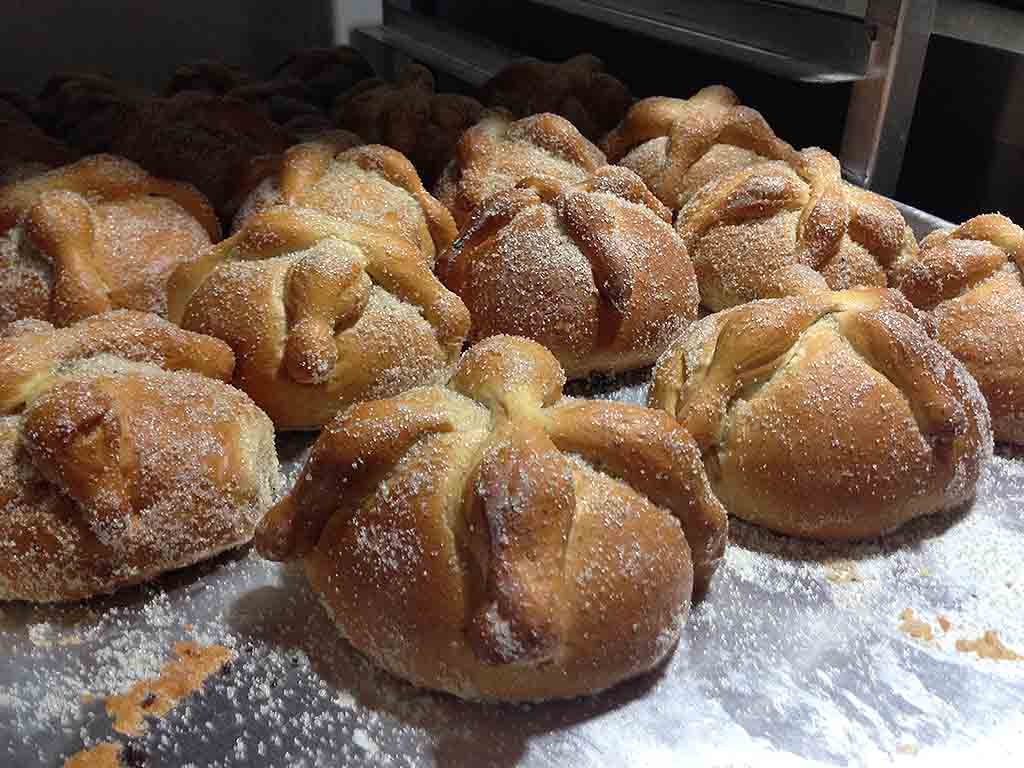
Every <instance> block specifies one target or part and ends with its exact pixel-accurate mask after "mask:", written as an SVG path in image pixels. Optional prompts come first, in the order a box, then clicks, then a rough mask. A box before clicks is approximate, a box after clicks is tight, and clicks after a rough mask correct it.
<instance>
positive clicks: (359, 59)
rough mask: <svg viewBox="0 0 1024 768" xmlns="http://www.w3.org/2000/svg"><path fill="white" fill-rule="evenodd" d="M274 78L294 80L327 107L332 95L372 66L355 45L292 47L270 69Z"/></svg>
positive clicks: (370, 73)
mask: <svg viewBox="0 0 1024 768" xmlns="http://www.w3.org/2000/svg"><path fill="white" fill-rule="evenodd" d="M273 77H274V79H275V80H297V81H299V82H301V83H302V84H303V85H305V86H306V87H307V88H308V89H309V90H310V92H311V93H312V94H313V96H314V98H315V99H316V101H317V103H318V104H319V105H320V106H321V107H323V108H325V109H326V108H328V107H330V106H331V104H332V103H333V102H334V99H335V98H336V97H337V96H338V95H340V94H342V93H344V92H345V91H347V90H348V89H349V88H351V87H352V86H354V85H355V84H356V83H358V82H359V81H360V80H365V79H366V78H368V77H373V67H371V66H370V63H369V62H368V61H367V60H366V58H365V57H364V56H363V54H361V53H360V52H359V51H358V50H356V49H355V48H352V47H351V46H348V45H338V46H335V47H334V48H305V49H302V50H298V51H295V52H294V53H292V54H291V55H290V56H289V57H288V58H287V59H285V60H284V61H283V62H281V65H280V66H279V67H278V68H277V69H276V70H275V71H274V75H273Z"/></svg>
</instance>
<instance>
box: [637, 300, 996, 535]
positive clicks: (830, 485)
mask: <svg viewBox="0 0 1024 768" xmlns="http://www.w3.org/2000/svg"><path fill="white" fill-rule="evenodd" d="M917 317H919V315H918V313H917V312H916V311H915V310H914V308H913V307H912V306H910V304H909V302H907V300H906V299H904V298H903V297H902V296H901V295H900V294H899V293H898V292H897V291H895V290H892V289H878V288H860V289H853V290H849V291H841V292H835V293H833V292H822V293H817V294H812V295H809V296H801V297H790V298H783V299H773V300H766V301H756V302H753V303H751V304H747V305H745V306H742V307H736V308H734V309H730V310H727V311H725V312H719V313H718V314H715V315H711V316H709V317H706V318H704V319H703V320H701V321H699V322H698V323H695V324H694V325H692V326H691V327H690V328H689V330H688V331H687V332H686V333H684V334H683V335H682V336H680V337H679V339H678V340H677V341H675V342H674V343H673V345H672V347H671V348H670V349H669V350H668V351H667V352H666V353H665V355H664V356H663V357H662V358H661V360H659V361H658V365H657V367H656V368H655V372H654V382H653V386H652V389H651V396H650V405H651V406H652V407H656V408H661V409H663V410H665V411H667V412H668V413H669V414H671V415H673V416H675V417H676V418H677V419H679V422H680V424H682V426H683V427H685V428H686V430H687V431H688V432H689V433H690V434H691V435H693V438H694V439H695V440H696V441H697V445H698V446H700V449H701V452H702V453H703V456H704V465H705V468H706V469H707V474H708V479H709V480H710V481H711V485H712V487H713V488H714V490H715V494H716V495H717V496H718V498H719V499H721V501H722V503H723V504H724V505H725V508H726V509H728V510H729V512H730V513H732V514H734V515H736V516H737V517H739V518H742V519H743V520H747V521H749V522H752V523H757V524H759V525H763V526H765V527H766V528H771V529H773V530H776V531H779V532H781V533H786V534H792V535H795V536H804V537H810V538H815V539H860V538H866V537H871V536H875V535H878V534H882V533H885V532H887V531H891V530H892V529H894V528H897V527H898V526H900V525H902V524H903V523H906V522H907V521H908V520H911V519H912V518H915V517H918V516H919V515H927V514H930V513H933V512H939V511H941V510H945V509H949V508H952V507H955V506H957V505H958V504H962V503H964V502H966V501H968V500H969V499H970V498H972V497H973V495H974V488H975V484H976V483H977V480H978V476H979V473H980V471H981V468H982V466H983V464H984V463H985V461H987V460H988V458H989V457H990V456H991V454H992V433H991V428H990V421H989V414H988V409H987V408H986V407H985V400H984V398H983V397H982V395H981V392H980V391H979V390H978V385H977V383H976V382H975V381H974V379H973V378H971V375H970V374H969V373H968V372H967V371H966V370H965V369H964V367H963V366H962V365H960V364H959V363H958V362H957V361H956V360H955V359H954V358H953V356H952V355H950V354H949V352H947V351H946V350H945V349H943V348H942V347H941V346H939V344H937V343H936V342H935V341H933V340H932V339H931V338H929V336H928V334H927V332H926V331H925V329H924V327H922V326H921V325H919V324H918V323H917V322H915V319H914V318H917Z"/></svg>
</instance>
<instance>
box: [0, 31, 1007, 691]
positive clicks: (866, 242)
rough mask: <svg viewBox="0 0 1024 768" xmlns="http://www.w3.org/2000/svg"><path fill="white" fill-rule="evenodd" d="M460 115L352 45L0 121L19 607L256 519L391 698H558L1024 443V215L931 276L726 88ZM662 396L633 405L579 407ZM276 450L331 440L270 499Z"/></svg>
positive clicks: (10, 495) (1, 107) (901, 225)
mask: <svg viewBox="0 0 1024 768" xmlns="http://www.w3.org/2000/svg"><path fill="white" fill-rule="evenodd" d="M479 95H480V101H477V100H476V99H475V98H473V97H472V96H470V95H466V94H439V93H436V92H435V86H434V80H433V77H432V75H431V73H430V72H429V71H427V70H426V69H425V68H422V67H420V66H418V65H411V66H408V67H405V68H403V69H402V70H401V71H400V72H399V74H398V77H397V78H396V79H395V80H394V81H386V80H382V79H379V78H375V77H373V72H372V70H371V68H370V67H369V65H368V64H367V63H366V61H365V60H364V59H362V57H361V56H360V55H359V54H358V53H357V52H355V51H353V50H352V49H347V48H336V49H313V50H309V51H301V52H297V53H296V54H295V55H294V56H292V57H290V58H289V59H288V60H287V61H286V62H284V63H282V64H281V65H280V66H279V67H278V68H277V69H276V70H275V71H274V72H272V73H271V74H270V75H269V76H268V77H266V78H262V79H261V78H258V77H255V76H253V75H251V74H249V73H246V72H244V71H242V70H240V69H238V68H236V67H232V66H228V65H225V64H222V63H219V62H214V61H200V62H196V63H194V64H190V65H187V66H183V67H181V68H180V69H178V70H177V71H176V72H175V73H174V75H173V77H172V78H171V81H170V82H169V83H168V84H167V86H166V88H165V89H164V91H163V93H162V94H161V95H159V96H155V95H152V94H148V93H144V92H142V91H140V90H139V89H136V88H133V87H129V86H126V85H124V84H122V83H119V82H117V81H114V80H112V79H110V78H108V77H105V76H102V75H94V74H81V73H71V74H62V75H58V76H56V77H54V78H53V79H51V81H50V82H49V83H48V84H47V86H46V87H45V88H44V89H43V92H42V93H40V94H39V95H38V97H36V98H34V99H28V98H25V97H22V96H18V95H16V94H0V136H3V137H6V139H5V141H4V142H2V143H3V151H2V152H0V180H2V185H0V373H2V374H3V375H2V376H0V521H2V522H0V555H3V556H2V557H0V598H3V599H26V600H40V601H49V600H68V599H78V598H82V597H88V596H90V595H95V594H98V593H102V592H107V591H111V590H114V589H117V588H119V587H122V586H126V585H129V584H133V583H137V582H139V581H142V580H145V579H148V578H152V577H154V576H155V575H157V574H159V573H160V572H162V571H166V570H168V569H172V568H177V567H181V566H184V565H187V564H189V563H192V562H195V561H197V560H199V559H202V558H204V557H209V556H210V555H212V554H214V553H216V552H219V551H222V550H223V549H226V548H228V547H232V546H236V545H238V544H240V543H243V542H245V541H248V540H249V539H250V538H251V537H252V536H253V535H254V531H255V530H256V525H257V522H258V521H262V522H260V524H259V529H258V534H257V535H256V538H257V547H258V550H259V552H260V553H261V554H263V555H264V556H266V557H269V558H272V559H275V560H288V559H302V560H303V561H304V563H305V567H306V572H307V574H308V577H309V581H310V583H311V585H312V587H313V589H314V590H315V591H317V592H318V593H319V594H320V596H321V597H322V599H323V602H324V605H325V606H326V608H327V610H328V611H329V612H330V613H331V614H332V615H333V617H334V619H335V621H336V623H337V625H338V627H339V630H340V631H341V633H342V635H344V636H345V637H346V638H347V639H348V640H349V641H350V642H351V643H352V644H353V645H354V646H355V647H356V648H358V649H359V650H361V651H362V652H364V653H366V654H367V655H368V656H369V657H370V658H372V659H373V660H375V661H376V662H377V663H379V664H380V665H382V666H383V667H385V668H386V669H388V670H390V671H392V672H393V673H395V674H397V675H399V676H401V677H404V678H406V679H408V680H411V681H412V682H414V683H416V684H419V685H423V686H427V687H431V688H437V689H441V690H444V691H449V692H451V693H454V694H456V695H458V696H463V697H468V698H487V699H497V700H537V699H546V698H561V697H571V696H576V695H579V694H584V693H591V692H594V691H597V690H600V689H603V688H606V687H608V686H611V685H614V684H616V683H618V682H620V681H622V680H624V679H626V678H629V677H631V676H634V675H637V674H640V673H643V672H645V671H647V670H650V669H651V668H653V667H654V666H656V665H657V664H658V663H659V662H660V661H661V660H662V659H664V658H665V657H666V655H667V654H668V653H669V652H670V651H671V650H672V648H673V647H674V646H675V644H676V641H677V640H678V638H679V636H680V632H681V628H682V626H683V623H684V621H685V619H686V616H687V613H688V610H689V608H690V605H691V601H692V600H693V599H695V598H700V597H701V596H702V595H703V594H705V593H706V592H707V591H708V589H709V588H710V589H713V584H712V577H713V574H714V572H715V568H716V566H717V564H718V563H719V562H720V561H721V559H722V558H723V556H724V551H725V543H726V538H727V513H732V514H733V515H735V516H737V517H739V518H742V519H744V520H747V521H750V522H753V523H756V524H759V525H762V526H765V527H767V528H770V529H773V530H775V531H779V532H781V533H783V534H787V535H793V536H802V537H810V538H816V539H833V540H848V539H857V538H864V537H871V536H877V535H880V534H884V533H885V532H887V531H890V530H892V529H894V528H896V527H898V526H900V525H902V524H904V523H906V522H907V521H909V520H911V519H913V518H915V517H918V516H921V515H927V514H932V513H935V512H938V511H941V510H944V509H949V508H951V507H956V506H958V505H962V504H964V503H966V502H968V501H969V500H970V499H971V498H972V496H973V494H974V489H975V486H976V483H977V481H978V478H979V476H980V473H981V471H982V469H983V467H984V464H985V462H986V461H987V459H988V458H989V457H990V455H991V453H992V449H993V439H997V440H1003V441H1010V442H1019V441H1021V440H1024V426H1022V425H1024V388H1021V387H1019V386H1018V385H1017V384H1018V379H1019V370H1020V368H1021V366H1022V365H1024V346H1022V342H1021V337H1022V333H1024V328H1022V322H1024V321H1022V320H1021V316H1022V315H1021V313H1022V311H1024V284H1022V276H1021V270H1022V269H1024V231H1022V230H1021V229H1020V228H1019V227H1017V226H1016V225H1014V224H1013V223H1012V222H1010V221H1009V220H1008V219H1006V218H1004V217H1002V216H999V215H995V214H993V215H987V216H979V217H977V218H975V219H972V220H970V221H968V222H967V223H965V224H963V225H962V226H960V227H958V228H956V229H954V230H952V231H950V232H938V233H933V234H932V235H930V236H928V237H927V238H925V239H924V241H923V242H922V243H921V244H920V245H919V244H918V243H917V241H916V239H915V237H914V235H913V233H912V232H911V230H910V228H909V226H908V225H907V223H906V221H905V220H904V219H903V217H902V215H901V214H900V212H899V210H898V209H897V208H896V206H894V205H893V204H892V203H891V202H890V201H888V200H886V199H885V198H882V197H880V196H878V195H876V194H873V193H871V192H868V191H865V190H862V189H859V188H857V187H854V186H852V185H850V184H848V183H847V182H845V181H843V179H842V178H841V175H840V170H839V164H838V161H837V160H836V159H835V158H834V157H832V156H831V155H830V154H829V153H828V152H826V151H824V150H821V149H817V148H806V149H802V150H798V149H795V148H794V147H792V146H790V145H789V144H787V143H786V142H785V141H784V140H782V139H780V138H779V137H777V136H776V135H775V134H774V132H773V131H772V129H771V128H770V126H769V124H768V122H767V121H766V120H765V119H764V118H763V117H762V116H761V115H760V114H759V113H757V112H756V111H754V110H752V109H750V108H748V107H745V106H743V105H742V104H740V102H739V99H738V97H737V96H736V94H734V93H733V92H732V91H730V90H729V89H728V88H725V87H722V86H712V87H709V88H705V89H704V90H702V91H700V92H698V93H696V94H694V95H693V96H691V97H690V98H686V99H683V98H667V97H654V98H648V99H643V100H641V101H637V102H635V103H633V102H632V98H631V96H630V94H629V91H628V89H627V88H626V87H625V86H624V85H623V84H622V83H621V82H619V81H617V80H616V79H615V78H614V77H612V76H610V75H609V74H608V73H606V72H605V71H604V69H603V65H602V64H601V63H600V61H599V60H597V59H595V58H593V57H591V56H580V57H576V58H574V59H570V60H569V61H567V62H562V63H548V62H539V61H533V60H530V61H523V62H517V63H516V64H514V65H513V66H512V67H510V68H509V69H508V70H507V71H505V72H502V73H500V74H499V75H497V76H496V77H495V78H494V79H493V80H492V81H490V82H489V83H487V84H486V85H485V86H484V88H483V89H482V90H481V92H480V94H479ZM483 104H486V108H485V107H484V106H483ZM97 153H99V154H97ZM431 188H432V190H433V193H431V191H430V190H431ZM225 232H226V233H227V235H226V236H225V237H222V233H225ZM649 366H653V383H652V386H651V390H650V400H649V403H648V405H649V407H640V406H633V405H622V404H616V403H611V402H599V401H581V400H575V399H572V398H569V397H566V396H564V395H563V386H564V384H565V381H566V378H567V377H569V378H580V377H588V376H591V375H592V374H602V373H603V374H608V373H619V372H624V371H631V370H637V369H646V368H647V367H649ZM275 429H276V430H278V431H283V430H322V431H321V432H320V434H319V436H318V437H317V439H316V443H315V445H314V447H313V449H312V453H311V455H310V458H309V460H308V463H307V465H306V467H305V468H304V470H303V472H302V473H301V475H300V478H299V480H298V482H297V484H296V485H295V487H294V488H292V489H290V491H289V492H288V493H286V494H285V495H284V496H283V497H280V498H278V495H277V491H278V489H279V486H280V483H281V479H280V475H279V472H278V468H277V459H276V455H275V452H274V445H273V437H274V430H275ZM68 564H71V565H68Z"/></svg>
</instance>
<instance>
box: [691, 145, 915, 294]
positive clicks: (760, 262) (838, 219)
mask: <svg viewBox="0 0 1024 768" xmlns="http://www.w3.org/2000/svg"><path fill="white" fill-rule="evenodd" d="M676 231H677V232H679V235H680V236H681V237H682V238H683V242H685V243H686V248H687V250H688V251H689V253H690V258H691V259H692V260H693V266H694V269H695V270H696V272H697V282H698V284H699V285H700V298H701V303H702V304H703V305H704V306H705V307H707V308H708V309H710V310H711V311H718V310H721V309H726V308H728V307H733V306H736V305H738V304H743V303H745V302H748V301H751V300H753V299H759V298H766V297H768V296H774V295H777V292H778V290H779V288H780V284H785V283H792V281H793V278H794V275H796V274H797V272H795V271H793V270H791V269H790V270H789V272H790V274H789V275H788V277H787V278H786V279H784V280H782V279H780V276H779V275H776V274H774V273H775V272H776V271H777V270H780V269H784V268H791V267H792V266H793V265H803V266H805V267H810V268H811V269H812V270H814V271H816V272H820V273H821V276H822V277H823V278H824V279H825V282H826V284H827V285H828V287H829V288H831V289H833V290H839V289H843V288H850V287H853V286H883V287H884V286H885V285H886V281H887V278H886V273H887V271H888V270H889V269H890V268H891V267H892V266H893V265H894V264H896V263H897V262H898V261H901V260H903V259H906V258H911V257H913V255H914V254H915V253H917V241H916V240H915V239H914V234H913V232H912V231H911V230H910V227H909V226H908V225H907V223H906V221H905V220H904V219H903V216H902V215H901V214H900V212H899V210H898V209H897V208H896V206H895V205H893V204H892V203H891V202H889V201H888V200H886V199H885V198H883V197H880V196H879V195H876V194H874V193H872V192H868V191H867V190H863V189H859V188H858V187H854V186H853V185H852V184H847V183H846V182H845V181H843V180H842V176H841V175H840V168H839V161H838V160H836V158H834V157H833V156H832V155H830V154H829V153H827V152H825V151H824V150H821V149H816V148H812V149H805V150H803V151H801V152H799V153H797V154H796V155H795V159H794V161H793V162H792V163H787V162H782V161H766V162H763V163H759V164H757V165H752V166H748V167H746V168H742V169H740V170H738V171H735V172H733V173H730V174H726V175H724V176H721V177H719V178H718V179H716V180H714V181H711V182H709V183H708V184H706V185H705V186H703V187H701V189H700V190H699V191H698V192H697V193H696V194H695V195H694V196H693V197H691V198H690V200H689V202H688V203H687V204H686V205H685V206H683V208H682V210H680V211H679V215H678V216H677V218H676ZM798 282H799V281H797V283H798ZM794 287H795V286H794ZM813 287H814V286H811V288H812V289H813ZM806 290H808V288H807V287H806V286H805V287H804V290H803V291H801V292H804V291H806Z"/></svg>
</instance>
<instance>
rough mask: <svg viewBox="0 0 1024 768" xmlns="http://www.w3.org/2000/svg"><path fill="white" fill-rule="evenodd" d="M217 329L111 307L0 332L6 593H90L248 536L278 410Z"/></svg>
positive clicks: (0, 555)
mask: <svg viewBox="0 0 1024 768" xmlns="http://www.w3.org/2000/svg"><path fill="white" fill-rule="evenodd" d="M233 365H234V359H233V357H232V355H231V351H230V350H229V349H228V348H227V346H226V345H225V344H223V343H222V342H220V341H217V340H216V339H211V338H208V337H204V336H200V335H198V334H194V333H188V332H186V331H183V330H181V329H179V328H175V327H174V326H172V325H171V324H170V323H167V322H166V321H164V320H161V319H160V318H158V317H156V316H155V315H150V314H144V313H140V312H131V311H117V312H110V313H108V314H105V315H100V316H97V317H92V318H89V319H87V320H83V321H82V322H80V323H78V324H76V325H73V326H71V327H69V328H64V329H54V328H53V327H52V326H50V325H49V324H47V323H44V322H42V321H37V320H29V321H22V322H20V323H16V324H14V325H12V326H9V327H8V329H7V331H6V332H5V333H4V334H3V335H2V336H0V600H32V601H44V602H48V601H56V600H78V599H82V598H85V597H91V596H93V595H97V594H101V593H106V592H112V591H114V590H115V589H118V588H120V587H124V586H128V585H130V584H136V583H138V582H141V581H145V580H147V579H150V578H153V577H154V576H156V575H158V574H160V573H162V572H164V571H168V570H172V569H175V568H181V567H183V566H186V565H189V564H191V563H194V562H197V561H199V560H203V559H205V558H208V557H211V556H213V555H215V554H216V553H218V552H221V551H223V550H225V549H229V548H231V547H234V546H237V545H239V544H242V543H244V542H246V541H248V540H249V539H250V538H251V537H252V534H253V531H254V529H255V526H256V523H257V522H258V521H259V519H260V517H261V516H262V515H263V514H264V512H265V511H266V510H267V509H268V508H269V506H270V504H271V502H272V500H273V495H274V493H275V492H276V491H277V489H278V487H279V485H280V474H279V472H278V464H277V454H276V452H275V449H274V430H273V426H272V425H271V423H270V420H269V419H268V418H267V417H266V415H264V414H263V413H262V412H261V411H260V410H259V409H258V408H257V407H256V406H255V405H253V403H252V401H251V400H250V399H249V398H248V397H246V396H245V394H243V393H242V392H239V391H238V390H236V389H234V388H233V387H230V386H228V385H227V384H225V383H224V381H226V380H229V379H230V378H231V370H232V367H233Z"/></svg>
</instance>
